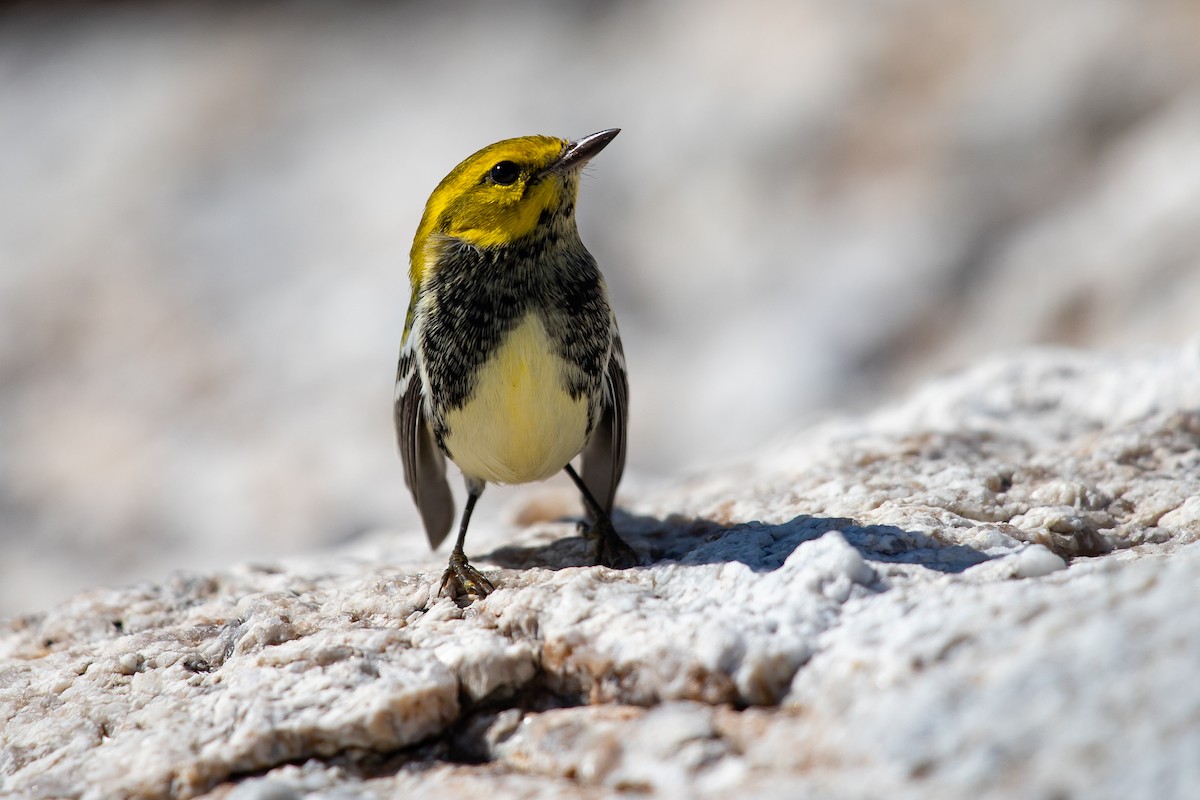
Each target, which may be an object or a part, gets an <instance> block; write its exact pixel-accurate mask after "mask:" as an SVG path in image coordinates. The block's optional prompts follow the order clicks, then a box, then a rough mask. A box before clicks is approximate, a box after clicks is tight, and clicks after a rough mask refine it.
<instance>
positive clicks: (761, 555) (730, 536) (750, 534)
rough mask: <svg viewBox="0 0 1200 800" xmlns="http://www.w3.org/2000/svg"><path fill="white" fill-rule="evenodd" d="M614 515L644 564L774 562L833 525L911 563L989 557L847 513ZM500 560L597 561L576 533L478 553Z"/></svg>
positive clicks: (879, 554)
mask: <svg viewBox="0 0 1200 800" xmlns="http://www.w3.org/2000/svg"><path fill="white" fill-rule="evenodd" d="M613 523H614V526H615V527H616V529H617V531H618V533H620V535H621V537H622V538H623V539H625V541H626V542H628V543H629V545H630V546H632V547H633V549H634V550H636V551H637V553H638V554H639V555H640V556H641V557H642V564H643V565H646V564H651V563H658V562H661V561H675V562H678V563H681V564H685V565H699V564H719V563H727V562H732V561H739V562H741V563H743V564H745V565H746V566H747V567H749V568H750V569H752V570H754V571H755V572H770V571H772V570H775V569H778V568H779V567H780V566H782V565H783V562H784V561H786V560H787V557H788V556H789V555H791V554H792V552H793V551H794V550H795V549H796V548H797V547H799V546H800V545H801V544H803V543H804V542H808V541H812V540H814V539H817V538H819V537H821V536H824V535H825V534H826V533H829V532H830V531H835V530H836V531H839V532H840V533H841V534H842V536H844V537H845V539H846V541H847V542H849V543H850V545H851V546H853V547H854V548H855V549H857V550H858V551H859V553H861V555H862V556H863V558H865V559H867V560H869V561H876V562H884V563H893V564H914V565H920V566H923V567H927V568H929V569H933V570H937V571H939V572H946V573H957V572H962V571H963V570H965V569H967V568H969V567H972V566H974V565H976V564H979V563H981V562H983V561H987V560H988V556H987V555H986V554H984V553H982V552H980V551H978V550H976V549H974V548H972V547H967V546H966V545H961V544H955V543H952V542H944V541H941V540H939V539H937V538H936V537H934V536H930V535H929V534H927V533H922V532H919V531H908V530H904V529H903V528H898V527H896V526H894V525H859V524H858V523H856V522H855V521H854V520H852V519H846V518H839V517H813V516H808V515H800V516H798V517H795V518H793V519H791V520H788V521H787V522H782V523H778V524H770V523H765V522H754V521H752V522H740V523H728V524H726V523H720V522H715V521H713V520H708V519H697V518H684V517H677V516H671V517H667V518H666V519H659V518H657V517H647V516H634V515H630V514H625V513H622V512H621V511H619V510H618V511H617V512H615V513H614V515H613ZM483 558H484V559H486V560H487V561H490V562H492V563H494V564H496V565H497V566H500V567H508V568H511V569H524V568H529V567H540V568H543V569H563V568H566V567H583V566H591V565H592V564H594V563H595V561H594V558H593V551H592V542H591V540H589V539H587V538H586V537H584V536H583V535H582V534H579V535H572V536H563V537H560V538H557V539H554V540H550V541H545V542H539V543H537V544H533V545H505V546H503V547H499V548H497V549H495V550H493V551H492V552H491V553H489V554H487V555H485V556H483Z"/></svg>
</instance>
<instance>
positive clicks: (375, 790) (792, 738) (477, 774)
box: [0, 346, 1200, 800]
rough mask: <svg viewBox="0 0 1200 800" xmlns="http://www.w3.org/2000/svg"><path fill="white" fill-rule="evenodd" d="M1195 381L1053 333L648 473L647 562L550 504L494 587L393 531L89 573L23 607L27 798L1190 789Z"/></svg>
mask: <svg viewBox="0 0 1200 800" xmlns="http://www.w3.org/2000/svg"><path fill="white" fill-rule="evenodd" d="M1198 409H1200V348H1198V347H1195V346H1192V347H1189V348H1184V349H1182V350H1180V351H1177V352H1173V353H1159V354H1145V355H1142V356H1137V357H1110V356H1101V355H1089V354H1081V353H1073V352H1069V351H1029V352H1026V353H1023V354H1020V355H1018V356H1016V357H1014V358H1013V359H1011V360H1008V361H996V362H990V363H985V364H981V365H980V366H979V367H978V368H976V369H974V370H972V371H970V372H968V373H965V374H963V375H959V376H955V377H950V378H946V379H943V380H941V381H939V382H937V383H936V384H933V385H930V386H928V387H926V388H925V389H924V390H922V391H921V392H918V393H917V394H916V395H915V396H914V397H913V398H911V399H910V400H909V401H907V402H905V403H903V404H900V405H897V406H895V407H893V408H891V409H886V410H884V411H882V412H880V413H878V414H875V415H873V416H871V417H867V418H864V419H846V420H842V421H840V422H837V423H833V424H830V425H826V426H823V427H821V428H817V429H814V430H812V431H810V432H809V433H808V434H806V435H805V436H803V437H801V438H799V439H798V440H796V441H795V442H793V443H791V444H787V445H781V446H779V447H778V448H776V449H775V450H774V451H773V452H771V453H766V454H763V455H761V456H760V457H758V458H756V459H754V460H753V461H752V462H748V463H746V464H742V465H730V466H728V467H727V468H724V469H719V470H713V471H712V472H711V473H709V474H707V475H704V476H698V477H696V478H694V479H691V480H689V481H686V482H683V483H677V484H675V485H672V486H663V487H659V488H658V489H650V488H645V489H643V490H642V491H641V492H640V493H639V496H636V497H633V498H632V499H631V501H630V502H629V503H628V509H629V511H630V513H629V514H626V515H622V516H621V517H620V518H619V519H618V524H619V526H620V527H621V528H622V529H623V530H624V531H626V533H627V535H628V537H629V539H630V541H631V543H632V544H634V546H635V547H636V548H637V549H638V550H639V551H640V552H642V553H644V554H646V556H647V558H646V565H645V566H643V567H639V568H635V569H631V570H626V571H621V572H617V571H612V570H608V569H603V568H597V567H589V566H580V565H581V564H583V563H584V562H585V561H586V547H585V544H584V542H583V540H582V539H580V538H579V537H578V536H577V535H576V534H575V531H574V528H573V526H572V525H571V524H570V523H569V522H559V521H544V522H536V523H534V524H533V525H532V526H531V527H529V528H528V529H525V530H523V531H520V532H511V533H510V534H509V535H510V536H511V541H510V543H509V544H506V545H504V546H501V547H499V548H497V549H495V550H493V551H492V552H491V553H490V554H486V553H483V552H480V554H479V556H477V563H478V564H479V565H481V566H484V567H485V568H488V569H490V570H491V571H492V573H493V575H494V576H495V577H496V578H497V579H498V581H499V584H500V586H501V587H502V588H501V589H500V590H499V591H497V592H496V593H495V594H494V595H492V596H491V597H488V598H487V599H485V600H482V601H478V602H475V603H473V604H471V605H469V606H466V607H460V606H459V605H458V604H455V603H453V602H451V601H449V600H447V599H444V598H438V597H437V596H436V594H435V591H434V586H435V584H436V581H437V578H438V575H439V572H440V558H439V557H435V556H429V555H426V554H420V553H414V552H413V551H412V550H410V549H408V548H407V547H405V546H403V545H396V544H395V542H396V541H397V540H396V539H395V538H394V537H390V536H389V535H387V534H385V533H383V532H381V534H380V535H379V536H378V537H375V538H373V539H372V541H369V542H366V543H362V544H360V545H359V546H358V547H357V548H356V549H354V550H347V551H343V552H341V553H333V554H329V555H328V556H326V557H322V558H320V559H310V560H300V559H297V560H294V561H291V562H288V563H287V564H285V565H283V566H281V567H264V566H243V567H238V568H235V569H232V570H229V571H225V572H221V573H217V574H212V575H200V574H189V573H178V574H176V575H175V576H173V577H172V578H171V579H170V580H167V581H165V582H163V583H161V584H148V583H147V584H139V585H137V586H133V587H129V588H124V589H108V590H98V591H93V592H88V593H85V594H82V595H79V596H77V597H75V598H74V599H72V600H70V601H68V602H67V603H64V604H62V605H60V606H58V607H56V608H54V609H51V610H50V611H47V612H44V613H40V614H34V615H28V616H23V617H18V618H15V619H12V620H10V621H8V622H7V623H3V625H2V626H0V726H2V727H0V793H4V792H7V793H9V794H13V795H15V796H19V797H39V798H48V797H71V798H75V797H81V798H107V797H137V798H161V797H193V796H204V797H208V798H237V799H238V800H251V799H255V800H268V798H270V799H271V800H277V799H281V798H300V797H324V798H358V797H364V798H368V797H389V796H435V795H436V796H440V797H444V796H447V795H453V796H463V795H465V794H479V793H486V794H487V796H489V797H561V796H568V797H600V796H608V795H610V794H613V793H619V792H622V791H628V790H637V791H639V792H651V793H654V794H658V795H664V796H700V797H724V796H729V795H730V794H736V795H738V796H747V797H778V796H819V797H834V798H843V797H844V798H854V797H880V796H885V795H886V796H900V797H946V798H959V797H964V796H981V797H1033V798H1039V797H1044V798H1052V797H1055V798H1056V797H1089V798H1093V797H1113V798H1129V797H1156V798H1176V797H1177V798H1185V797H1192V796H1195V794H1196V792H1197V791H1198V790H1200V762H1198V761H1197V759H1196V758H1195V757H1194V756H1195V753H1197V752H1200V688H1198V687H1197V684H1196V682H1195V681H1194V680H1193V678H1194V673H1195V665H1196V664H1197V663H1200V622H1197V617H1196V615H1195V614H1194V613H1193V610H1194V609H1195V608H1196V607H1197V605H1198V604H1200V543H1198V542H1197V540H1200V519H1198V514H1197V508H1198V507H1197V505H1196V499H1195V498H1196V497H1198V496H1200V411H1198ZM553 505H554V502H553V498H551V499H550V500H549V501H547V500H546V497H545V496H544V495H543V496H542V497H541V499H540V500H539V499H537V498H535V499H534V500H532V501H531V503H530V507H529V508H527V509H526V512H527V513H526V516H528V517H537V516H539V515H544V514H545V513H546V509H547V508H549V507H551V506H553ZM492 533H495V532H494V531H493V532H492ZM481 536H482V540H484V541H486V540H488V537H487V535H486V534H481Z"/></svg>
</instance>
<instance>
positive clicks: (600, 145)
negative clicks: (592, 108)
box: [546, 128, 621, 172]
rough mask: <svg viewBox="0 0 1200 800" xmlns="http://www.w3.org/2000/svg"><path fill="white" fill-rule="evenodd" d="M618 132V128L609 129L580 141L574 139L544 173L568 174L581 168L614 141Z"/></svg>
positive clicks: (619, 130)
mask: <svg viewBox="0 0 1200 800" xmlns="http://www.w3.org/2000/svg"><path fill="white" fill-rule="evenodd" d="M620 132H621V129H620V128H609V129H608V130H604V131H600V132H599V133H593V134H592V135H590V136H584V137H583V138H582V139H576V140H575V141H573V142H571V143H570V144H568V145H567V149H566V150H563V154H562V155H561V156H560V157H559V159H558V161H555V162H554V164H552V165H551V166H550V169H548V170H546V171H547V172H570V171H571V170H575V169H578V168H580V167H582V166H583V165H584V164H586V163H587V162H588V161H590V160H591V159H592V157H593V156H595V155H596V154H597V153H599V152H600V151H601V150H603V149H604V148H605V147H606V146H607V145H608V143H609V142H611V141H612V140H613V139H615V138H616V137H617V134H618V133H620Z"/></svg>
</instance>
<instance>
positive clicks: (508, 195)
mask: <svg viewBox="0 0 1200 800" xmlns="http://www.w3.org/2000/svg"><path fill="white" fill-rule="evenodd" d="M618 133H620V129H619V128H610V129H608V130H604V131H600V132H599V133H593V134H592V135H590V136H584V137H583V138H582V139H578V140H576V141H569V140H567V139H558V138H555V137H553V136H522V137H520V138H517V139H505V140H504V141H502V142H496V143H495V144H492V145H488V146H487V147H485V148H483V149H482V150H480V151H479V152H477V153H475V154H474V155H472V156H470V157H468V158H467V159H466V160H465V161H463V162H462V163H461V164H459V165H458V166H457V167H455V168H454V169H453V170H452V171H451V172H450V174H449V175H447V176H446V177H445V178H443V179H442V182H441V183H439V184H438V186H437V188H436V189H434V190H433V194H432V195H430V196H429V202H427V203H426V204H425V213H424V215H423V216H422V217H421V224H420V225H419V226H418V228H417V235H416V237H415V238H414V240H413V248H412V254H411V257H412V279H413V285H414V286H416V285H418V284H419V282H420V280H421V276H422V274H423V272H424V267H425V262H426V259H427V257H428V252H427V251H428V247H429V246H430V244H433V243H436V242H437V241H444V240H448V239H449V240H458V241H461V242H465V243H467V244H470V245H473V246H475V247H484V248H486V247H503V246H505V245H508V244H511V243H513V242H515V241H517V240H519V239H522V238H524V237H525V236H528V235H529V234H531V233H533V232H534V231H535V230H536V229H537V228H538V226H539V225H546V224H549V222H550V221H551V220H552V219H554V217H555V216H557V215H559V214H567V215H573V214H574V211H575V198H576V194H577V192H578V190H579V173H580V170H582V169H583V166H584V165H585V164H587V162H588V161H589V160H590V159H591V158H592V157H593V156H595V155H596V154H597V153H599V152H600V151H601V150H603V149H604V147H605V145H607V144H608V143H609V142H611V141H612V140H613V138H614V137H615V136H616V135H617V134H618Z"/></svg>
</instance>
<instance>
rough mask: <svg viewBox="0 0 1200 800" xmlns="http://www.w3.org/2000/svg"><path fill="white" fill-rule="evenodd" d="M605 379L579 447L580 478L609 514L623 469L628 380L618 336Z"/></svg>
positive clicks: (614, 340)
mask: <svg viewBox="0 0 1200 800" xmlns="http://www.w3.org/2000/svg"><path fill="white" fill-rule="evenodd" d="M606 382H607V384H608V391H607V393H606V397H605V401H604V406H603V409H602V410H601V413H600V421H599V422H598V423H597V424H596V428H595V430H593V431H592V437H591V439H589V440H588V443H587V446H586V447H584V448H583V464H582V473H583V474H582V478H583V483H584V485H585V486H587V487H588V491H590V492H591V493H592V497H594V498H596V502H597V503H600V504H601V505H602V506H603V507H604V510H605V511H607V512H608V513H610V514H611V513H612V508H613V498H614V497H615V496H616V494H617V484H618V483H620V482H621V474H622V473H624V472H625V427H626V424H627V422H628V420H629V379H628V378H627V377H626V373H625V352H624V350H623V349H622V348H621V337H620V336H614V337H613V349H612V355H611V356H610V357H609V359H608V375H607V376H606Z"/></svg>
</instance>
